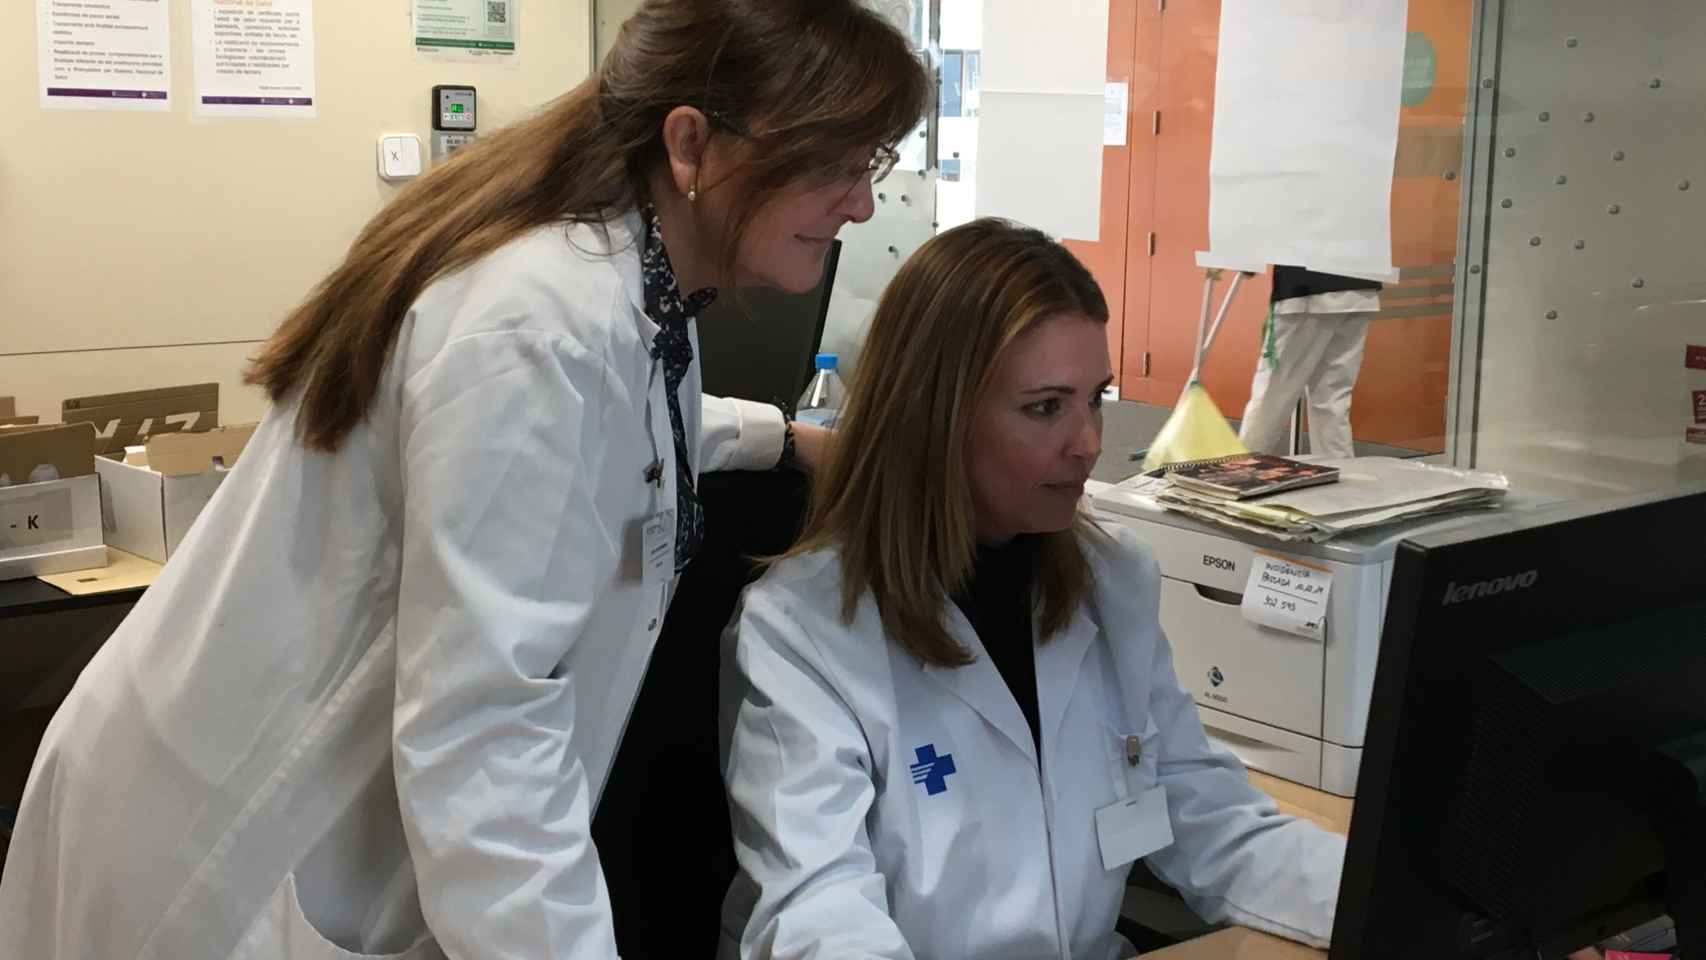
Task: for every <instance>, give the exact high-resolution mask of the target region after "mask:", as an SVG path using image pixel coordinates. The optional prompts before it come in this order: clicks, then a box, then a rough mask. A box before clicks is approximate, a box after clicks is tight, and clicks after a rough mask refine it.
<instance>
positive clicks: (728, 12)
mask: <svg viewBox="0 0 1706 960" xmlns="http://www.w3.org/2000/svg"><path fill="white" fill-rule="evenodd" d="M927 90H928V84H927V81H926V77H925V73H924V69H923V66H922V64H921V63H920V62H919V61H918V59H917V58H916V57H915V56H914V55H913V53H912V51H911V50H910V49H909V48H908V46H907V42H906V40H905V38H904V37H902V36H901V35H900V33H899V32H898V31H896V30H895V29H894V28H893V27H892V26H891V25H890V24H889V23H888V22H887V21H885V20H883V19H882V18H881V17H879V16H877V15H876V14H874V13H872V12H870V11H868V10H866V9H865V8H863V7H861V6H860V5H859V4H858V3H857V2H855V0H646V2H645V3H644V4H642V5H641V7H640V9H639V11H638V12H637V13H635V14H634V16H633V17H632V18H631V19H629V20H628V21H627V22H626V23H624V24H623V25H622V29H621V31H620V33H619V34H618V36H617V38H616V42H615V45H614V46H613V47H612V49H611V51H610V53H609V54H608V55H607V57H606V59H605V61H604V63H603V64H602V66H601V67H600V68H599V70H598V72H597V73H596V74H594V75H593V76H592V77H590V78H588V79H587V80H586V81H585V82H584V83H582V84H581V85H580V86H578V87H576V88H575V89H573V90H571V91H570V92H569V93H567V94H565V95H564V96H563V97H561V98H559V99H558V100H557V101H555V102H554V103H552V104H551V105H550V106H549V107H547V108H546V109H545V110H544V111H543V112H541V113H540V114H538V115H537V116H535V117H533V118H531V119H528V120H525V121H522V122H520V123H517V124H515V125H514V126H511V127H508V128H506V129H504V130H501V131H499V132H498V133H496V134H494V135H492V136H490V137H487V138H485V139H482V140H481V141H479V142H478V143H476V144H475V145H473V146H472V147H469V148H467V149H465V150H463V151H462V152H461V153H459V154H458V156H457V158H456V159H455V160H453V161H451V162H450V163H447V164H445V165H443V166H441V167H439V168H437V169H435V170H434V171H432V172H431V173H430V174H428V175H427V176H424V177H422V178H420V179H419V180H417V181H416V182H415V183H413V184H412V185H410V186H409V187H408V188H407V189H405V190H404V191H403V192H402V193H401V194H399V195H398V196H397V197H396V198H395V199H394V200H392V201H391V203H389V204H388V205H387V206H386V207H385V208H384V209H383V210H381V211H380V212H379V214H378V215H377V216H375V217H374V218H373V219H372V220H371V221H370V222H369V223H368V224H367V226H366V227H365V228H363V230H362V231H361V234H360V235H359V236H358V237H357V238H356V240H355V243H354V244H353V245H352V246H351V247H350V249H349V252H348V253H347V254H346V256H345V257H344V260H343V263H342V264H340V265H339V266H338V267H337V268H336V269H334V270H333V271H332V273H331V274H330V275H329V276H327V277H326V278H325V279H324V280H323V281H321V282H320V284H319V285H318V286H317V287H316V288H315V289H314V291H313V292H312V293H311V294H310V295H309V297H308V299H307V300H306V301H305V302H304V303H302V304H301V305H300V306H298V307H297V308H296V309H295V310H294V311H292V312H291V314H290V315H289V317H287V318H286V319H285V321H284V323H283V325H282V326H281V327H280V328H279V330H278V331H277V333H275V334H274V335H273V337H272V339H271V340H269V341H268V342H267V344H266V345H265V347H264V348H263V349H262V351H261V353H260V355H259V356H258V357H257V358H256V359H255V361H254V363H253V365H252V366H251V367H250V369H249V372H248V380H249V382H250V383H253V384H256V385H258V386H260V387H262V388H264V389H265V390H266V392H267V394H268V396H269V397H270V398H271V399H272V400H273V402H275V403H282V402H286V401H287V400H289V399H291V398H293V397H297V396H299V397H300V405H301V409H300V412H299V414H298V417H297V429H298V432H299V435H300V438H301V440H302V442H303V443H304V444H305V445H307V446H309V447H311V448H314V449H319V450H326V451H333V450H336V449H337V448H338V447H339V446H340V445H341V444H342V443H343V440H344V438H345V437H346V436H348V434H349V432H350V431H351V430H352V429H354V428H355V427H356V425H357V424H359V423H361V421H362V420H363V419H365V418H366V416H367V412H368V410H369V408H370V407H371V406H372V405H373V400H374V396H375V394H376V393H377V391H378V388H379V383H380V379H381V375H382V374H383V372H384V369H385V366H386V363H387V361H388V359H389V357H390V353H391V348H392V345H393V344H394V343H395V342H396V340H397V333H398V330H399V329H400V328H401V326H402V324H403V322H404V318H405V317H406V315H407V313H408V310H409V308H410V306H411V305H412V304H413V303H414V301H415V299H416V298H417V297H419V296H420V294H421V291H422V290H424V289H425V288H426V287H427V286H428V285H429V284H431V283H432V282H433V280H435V279H437V278H438V277H440V276H442V275H444V274H446V273H448V272H451V271H454V270H456V269H458V268H460V267H463V266H466V265H467V264H469V263H471V262H473V261H474V260H477V259H479V258H480V257H482V256H484V255H486V254H488V253H490V252H492V251H493V250H496V249H497V248H499V247H501V246H503V245H504V244H505V243H507V242H509V241H510V240H512V239H514V238H516V237H518V236H520V235H521V234H523V233H526V232H527V231H529V230H532V229H534V228H536V227H540V226H544V225H547V224H554V223H576V222H581V223H602V222H606V221H608V220H609V219H610V218H611V217H613V216H615V215H617V214H619V213H620V212H622V211H624V210H627V209H630V208H632V207H633V205H634V204H635V203H636V200H637V197H638V196H639V195H640V193H641V192H642V190H643V186H642V185H643V183H644V182H645V178H646V176H647V173H648V172H649V171H650V170H651V169H653V168H654V167H655V166H657V165H659V164H662V163H663V162H664V161H665V151H664V146H663V138H662V128H663V121H664V118H665V117H666V116H667V115H668V114H669V112H670V111H671V110H673V109H675V108H676V107H679V106H693V107H697V108H699V109H701V110H703V111H706V112H707V113H709V114H712V115H713V116H714V117H715V118H717V122H716V123H714V124H713V127H712V129H713V130H714V131H716V130H719V129H723V130H728V129H734V130H739V131H740V133H741V135H742V136H745V137H746V138H747V139H749V140H750V141H751V143H752V150H751V160H750V161H749V162H747V163H746V164H745V165H744V166H743V168H742V170H741V173H740V183H739V187H740V190H741V197H740V199H738V200H736V201H735V204H734V211H733V213H732V214H731V215H730V217H729V222H728V223H727V225H726V231H727V232H726V233H725V235H724V237H723V238H722V239H723V249H722V256H721V267H722V270H723V272H724V274H725V275H727V274H728V272H729V270H730V267H731V266H732V259H733V256H734V251H735V250H736V249H737V244H738V240H739V236H740V233H741V231H743V230H744V229H745V228H746V225H747V224H748V223H749V222H750V221H751V219H752V216H753V215H754V213H756V211H757V210H758V209H759V208H760V207H761V206H762V205H763V203H764V202H765V201H766V200H767V199H769V198H770V197H771V196H773V195H775V193H776V192H777V191H779V190H780V189H781V188H782V187H784V186H787V185H789V184H790V183H792V182H794V181H796V180H799V179H801V178H802V177H810V176H812V175H814V174H815V173H820V172H822V171H825V170H843V169H845V168H846V166H847V164H848V161H849V158H850V156H853V155H855V154H856V152H857V151H859V150H861V149H869V148H870V147H871V146H873V145H876V144H893V143H895V142H897V141H898V140H899V139H900V138H901V137H903V136H905V135H907V134H908V133H909V132H910V131H911V129H912V128H913V126H914V125H915V124H916V123H917V121H918V118H919V117H920V116H921V115H922V113H923V110H924V107H925V105H926V103H927V100H926V97H927Z"/></svg>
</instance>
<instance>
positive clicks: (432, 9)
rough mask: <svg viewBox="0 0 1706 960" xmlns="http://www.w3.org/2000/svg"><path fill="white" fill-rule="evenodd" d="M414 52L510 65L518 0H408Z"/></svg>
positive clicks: (438, 57) (516, 22) (516, 35)
mask: <svg viewBox="0 0 1706 960" xmlns="http://www.w3.org/2000/svg"><path fill="white" fill-rule="evenodd" d="M412 2H413V7H412V10H413V19H412V21H411V22H412V23H413V24H414V34H415V52H416V53H420V54H423V55H426V56H428V57H430V58H433V59H443V58H450V59H458V60H486V59H497V60H502V61H505V62H511V63H513V62H514V61H515V58H516V39H517V37H518V36H519V34H520V26H521V24H520V21H519V20H518V19H517V16H518V14H519V12H520V11H519V10H518V9H517V8H518V7H519V6H520V5H521V0H412Z"/></svg>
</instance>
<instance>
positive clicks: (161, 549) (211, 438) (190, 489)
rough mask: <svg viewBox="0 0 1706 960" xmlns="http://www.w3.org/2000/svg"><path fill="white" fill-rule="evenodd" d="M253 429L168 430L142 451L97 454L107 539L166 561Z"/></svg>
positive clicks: (223, 478) (140, 553)
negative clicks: (117, 456)
mask: <svg viewBox="0 0 1706 960" xmlns="http://www.w3.org/2000/svg"><path fill="white" fill-rule="evenodd" d="M254 432H255V427H254V425H253V424H247V425H244V426H234V427H221V428H219V429H216V430H208V431H204V432H200V433H167V434H161V435H159V436H156V437H153V438H151V439H150V440H149V441H148V444H147V446H146V448H145V452H141V453H140V455H136V454H132V455H129V456H127V457H126V461H127V462H121V461H118V460H110V459H108V458H106V457H99V458H97V459H96V462H95V469H96V471H97V472H98V473H99V474H100V476H101V500H102V504H101V506H102V509H103V511H104V513H105V516H106V529H107V542H108V543H110V544H112V545H113V546H115V547H117V548H119V549H120V550H126V551H129V552H130V553H134V554H136V555H137V556H139V557H142V558H143V559H145V560H152V561H154V562H155V563H165V562H166V560H167V559H168V558H170V557H171V555H172V554H173V553H174V552H176V551H177V549H178V545H179V544H180V543H182V542H183V540H184V535H185V534H187V533H189V530H190V526H191V525H192V524H194V523H195V519H196V517H198V516H200V515H201V510H202V508H203V507H205V506H207V502H208V501H209V500H211V499H213V494H214V493H215V492H216V491H218V489H219V485H220V484H221V483H223V482H224V481H225V474H226V471H228V470H229V469H230V468H231V467H233V466H235V465H236V463H237V457H238V455H239V454H241V453H242V451H243V446H244V445H245V444H247V443H248V442H249V437H250V436H251V435H252V434H253V433H254ZM128 461H134V462H128Z"/></svg>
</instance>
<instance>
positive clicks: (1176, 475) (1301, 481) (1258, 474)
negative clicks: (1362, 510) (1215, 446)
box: [1163, 453, 1339, 500]
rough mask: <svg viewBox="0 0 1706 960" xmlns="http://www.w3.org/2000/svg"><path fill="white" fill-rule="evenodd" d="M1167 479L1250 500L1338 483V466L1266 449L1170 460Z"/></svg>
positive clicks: (1206, 492)
mask: <svg viewBox="0 0 1706 960" xmlns="http://www.w3.org/2000/svg"><path fill="white" fill-rule="evenodd" d="M1163 469H1164V470H1165V471H1166V473H1165V475H1166V477H1167V479H1168V481H1170V482H1172V483H1175V484H1177V485H1179V486H1181V487H1184V488H1186V489H1188V490H1193V491H1195V492H1197V493H1200V494H1204V495H1206V496H1211V497H1220V498H1222V499H1226V500H1249V499H1251V498H1252V497H1265V496H1267V495H1269V494H1273V493H1282V492H1284V491H1286V490H1298V489H1301V488H1303V487H1315V486H1320V485H1322V484H1327V483H1337V482H1338V480H1339V470H1338V468H1337V467H1328V466H1323V465H1321V464H1315V463H1304V462H1303V461H1301V460H1292V459H1290V458H1288V457H1276V456H1273V455H1271V454H1266V453H1240V454H1234V455H1232V456H1229V457H1216V458H1214V459H1212V460H1193V461H1190V462H1188V463H1175V464H1168V465H1167V466H1166V467H1164V468H1163Z"/></svg>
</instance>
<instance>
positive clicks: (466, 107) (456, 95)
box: [432, 84, 479, 163]
mask: <svg viewBox="0 0 1706 960" xmlns="http://www.w3.org/2000/svg"><path fill="white" fill-rule="evenodd" d="M476 107H477V101H476V100H475V95H474V88H473V87H469V86H463V85H460V84H439V85H438V86H436V87H433V88H432V159H433V162H434V163H437V162H440V161H442V160H444V159H445V158H447V157H449V156H450V155H451V154H453V153H455V152H456V151H457V150H459V149H461V148H462V147H464V146H467V145H468V144H469V143H472V142H473V140H474V128H475V126H476V125H477V124H478V122H479V121H478V118H477V116H476V112H475V111H476Z"/></svg>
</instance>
